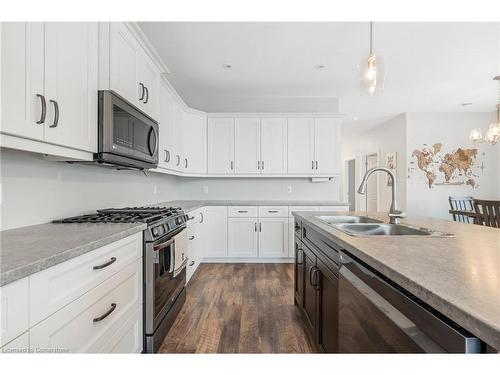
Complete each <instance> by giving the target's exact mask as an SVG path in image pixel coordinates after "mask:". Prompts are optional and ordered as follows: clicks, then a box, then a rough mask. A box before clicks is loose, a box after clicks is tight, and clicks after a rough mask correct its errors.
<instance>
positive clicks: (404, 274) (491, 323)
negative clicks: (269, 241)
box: [293, 212, 500, 351]
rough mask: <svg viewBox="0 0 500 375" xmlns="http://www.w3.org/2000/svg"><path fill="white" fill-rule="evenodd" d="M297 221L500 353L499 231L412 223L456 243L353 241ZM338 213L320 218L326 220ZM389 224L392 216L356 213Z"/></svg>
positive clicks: (300, 215)
mask: <svg viewBox="0 0 500 375" xmlns="http://www.w3.org/2000/svg"><path fill="white" fill-rule="evenodd" d="M318 214H319V213H318V212H295V213H293V215H294V216H295V217H296V219H298V220H300V221H302V222H303V223H305V224H306V225H309V226H310V227H312V228H313V229H315V230H316V231H318V232H319V233H320V234H322V235H325V236H327V237H329V238H331V239H332V240H333V241H335V242H336V243H338V244H339V245H341V246H342V247H343V248H344V249H345V250H346V251H348V252H350V253H351V254H352V255H354V256H356V257H357V258H359V259H360V260H362V261H363V262H365V263H366V264H368V265H369V266H371V267H373V268H374V269H376V270H377V271H378V272H380V273H381V274H382V275H384V276H386V277H387V278H389V279H391V280H393V281H394V282H395V283H397V284H398V285H400V286H402V287H403V288H405V289H406V290H408V291H409V292H410V293H412V294H414V295H415V296H417V297H418V298H420V299H421V300H422V301H424V302H425V303H427V304H429V305H430V306H432V307H433V308H435V309H436V310H437V311H439V312H440V313H442V314H443V315H445V316H447V317H448V318H450V319H451V320H453V321H454V322H456V323H457V324H459V325H460V326H462V327H464V328H465V329H467V330H468V331H470V332H471V333H472V334H474V335H476V336H477V337H479V338H480V339H481V340H483V341H484V342H486V343H487V344H488V345H490V346H492V347H493V348H495V349H497V350H499V351H500V230H499V229H497V228H489V227H484V226H480V225H472V224H463V223H456V222H450V221H445V220H439V219H433V218H423V217H411V216H409V217H408V218H406V219H405V220H402V224H409V225H414V226H419V227H424V228H429V229H433V230H437V231H441V232H446V233H453V234H454V235H455V237H451V238H449V237H429V236H364V237H362V236H360V237H354V236H350V235H348V234H345V233H344V232H341V231H340V230H337V229H335V228H334V227H332V226H330V225H328V224H325V223H323V222H321V221H319V220H318V219H316V218H315V216H316V215H318ZM330 214H332V215H335V214H339V213H338V212H337V213H333V212H332V213H328V212H321V215H330ZM350 214H353V215H360V216H368V217H371V218H375V219H379V220H383V221H385V222H387V215H385V214H380V213H378V214H372V213H368V214H367V213H365V212H351V213H350Z"/></svg>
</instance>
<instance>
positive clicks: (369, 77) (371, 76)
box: [365, 22, 377, 94]
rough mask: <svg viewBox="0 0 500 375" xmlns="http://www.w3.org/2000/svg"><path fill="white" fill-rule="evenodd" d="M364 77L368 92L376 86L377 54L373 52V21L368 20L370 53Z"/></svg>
mask: <svg viewBox="0 0 500 375" xmlns="http://www.w3.org/2000/svg"><path fill="white" fill-rule="evenodd" d="M365 79H366V81H367V83H368V91H369V92H370V94H373V93H374V92H375V89H376V88H377V56H376V55H375V54H374V53H373V22H370V54H369V55H368V58H367V59H366V71H365Z"/></svg>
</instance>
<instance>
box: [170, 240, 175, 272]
mask: <svg viewBox="0 0 500 375" xmlns="http://www.w3.org/2000/svg"><path fill="white" fill-rule="evenodd" d="M174 271H175V241H174V240H172V246H170V268H169V270H168V272H169V273H171V274H173V273H174Z"/></svg>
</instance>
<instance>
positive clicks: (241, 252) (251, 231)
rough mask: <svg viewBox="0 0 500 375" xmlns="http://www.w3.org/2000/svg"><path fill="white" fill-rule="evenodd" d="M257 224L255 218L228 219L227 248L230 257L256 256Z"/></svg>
mask: <svg viewBox="0 0 500 375" xmlns="http://www.w3.org/2000/svg"><path fill="white" fill-rule="evenodd" d="M257 224H258V223H257V218H239V217H231V218H229V219H228V223H227V228H228V229H227V246H228V254H229V256H230V257H245V258H247V257H255V256H257V246H258V240H257V238H258V236H257Z"/></svg>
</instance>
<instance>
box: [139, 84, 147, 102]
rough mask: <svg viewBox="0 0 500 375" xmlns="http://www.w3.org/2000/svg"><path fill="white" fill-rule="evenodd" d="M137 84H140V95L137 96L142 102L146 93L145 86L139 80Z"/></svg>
mask: <svg viewBox="0 0 500 375" xmlns="http://www.w3.org/2000/svg"><path fill="white" fill-rule="evenodd" d="M139 86H141V89H142V91H141V97H140V98H139V100H140V101H141V102H142V101H143V99H144V95H146V90H145V89H146V86H144V84H143V83H142V82H139Z"/></svg>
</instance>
